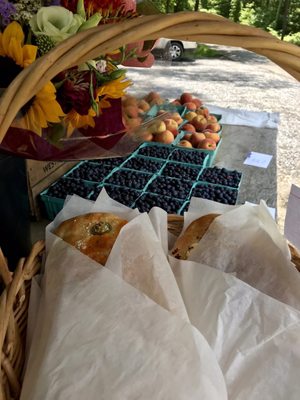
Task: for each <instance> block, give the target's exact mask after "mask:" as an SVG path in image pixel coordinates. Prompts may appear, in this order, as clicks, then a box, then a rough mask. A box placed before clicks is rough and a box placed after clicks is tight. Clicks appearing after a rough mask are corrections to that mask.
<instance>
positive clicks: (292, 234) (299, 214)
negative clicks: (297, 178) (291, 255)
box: [284, 185, 300, 249]
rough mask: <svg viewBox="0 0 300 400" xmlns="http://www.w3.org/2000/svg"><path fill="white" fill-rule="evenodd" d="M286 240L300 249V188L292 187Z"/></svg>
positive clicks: (285, 223)
mask: <svg viewBox="0 0 300 400" xmlns="http://www.w3.org/2000/svg"><path fill="white" fill-rule="evenodd" d="M284 234H285V236H286V238H287V239H288V240H289V241H290V242H291V243H292V244H293V245H294V246H296V247H297V248H298V249H300V188H299V187H298V186H296V185H292V186H291V191H290V195H289V200H288V204H287V208H286V216H285V222H284Z"/></svg>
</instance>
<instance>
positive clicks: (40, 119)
mask: <svg viewBox="0 0 300 400" xmlns="http://www.w3.org/2000/svg"><path fill="white" fill-rule="evenodd" d="M31 108H32V110H33V112H34V117H35V120H36V121H37V123H38V125H39V126H40V127H41V128H47V126H48V123H47V119H46V117H45V113H44V111H43V109H42V108H41V107H40V104H39V103H38V102H37V101H36V102H34V103H33V104H32V106H31Z"/></svg>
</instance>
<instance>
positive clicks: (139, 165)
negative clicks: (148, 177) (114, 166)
mask: <svg viewBox="0 0 300 400" xmlns="http://www.w3.org/2000/svg"><path fill="white" fill-rule="evenodd" d="M162 166H163V161H158V160H149V159H147V158H143V157H132V158H130V159H129V160H128V161H126V162H125V164H124V165H123V168H129V169H136V170H138V171H142V172H158V171H159V170H160V169H161V167H162Z"/></svg>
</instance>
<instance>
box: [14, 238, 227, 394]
mask: <svg viewBox="0 0 300 400" xmlns="http://www.w3.org/2000/svg"><path fill="white" fill-rule="evenodd" d="M58 260H59V262H58ZM141 267H142V266H141ZM45 269H46V275H45V278H44V282H43V296H42V300H41V306H40V310H39V316H38V320H37V329H36V331H35V336H34V340H33V344H32V348H31V354H30V358H29V363H28V368H27V371H26V374H25V378H24V384H23V390H22V395H21V400H82V399H88V400H94V399H95V400H102V399H103V400H108V399H109V400H121V399H122V400H123V399H124V400H125V399H128V400H133V399H143V400H148V399H149V400H153V399H155V400H168V399H169V400H174V399H178V400H181V399H182V400H183V399H184V400H193V399H195V400H198V399H200V398H201V399H205V400H206V399H207V400H223V399H224V400H225V399H227V394H226V387H225V383H224V379H223V376H222V373H221V371H220V368H219V366H218V363H217V362H216V359H215V356H214V354H213V352H212V350H211V349H210V347H209V346H208V344H207V342H206V341H205V339H204V338H203V336H202V335H201V334H200V332H198V331H197V330H196V329H195V328H193V327H192V326H191V325H190V324H189V323H188V322H186V321H184V320H183V319H181V318H179V317H177V316H175V315H172V314H171V313H170V312H168V311H166V310H164V309H163V308H162V307H160V306H158V305H157V304H156V303H154V302H153V301H152V300H150V299H149V298H148V297H147V296H145V295H144V294H142V293H141V292H139V291H138V290H136V289H134V288H133V287H132V286H130V285H128V284H126V283H125V282H124V281H123V280H122V279H121V278H119V277H118V276H117V275H116V274H114V273H112V272H111V271H110V270H108V269H107V268H101V267H100V268H99V264H97V263H96V262H94V261H93V260H91V259H90V258H88V257H86V256H85V255H83V254H81V253H80V252H78V251H77V250H76V249H74V247H72V246H69V245H68V244H67V243H65V242H63V241H62V240H58V241H56V242H55V243H54V244H53V245H52V247H51V249H50V250H49V252H48V257H47V262H46V268H45Z"/></svg>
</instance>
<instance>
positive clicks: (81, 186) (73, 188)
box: [47, 178, 93, 199]
mask: <svg viewBox="0 0 300 400" xmlns="http://www.w3.org/2000/svg"><path fill="white" fill-rule="evenodd" d="M92 190H93V187H91V186H88V185H86V184H85V183H84V182H82V181H81V180H80V179H71V178H61V179H59V180H58V181H57V182H56V183H55V184H54V185H52V186H50V187H49V189H48V190H47V196H50V197H55V198H59V199H65V198H66V197H67V195H72V194H77V195H78V196H81V197H83V198H87V197H88V196H89V194H90V193H91V191H92Z"/></svg>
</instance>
